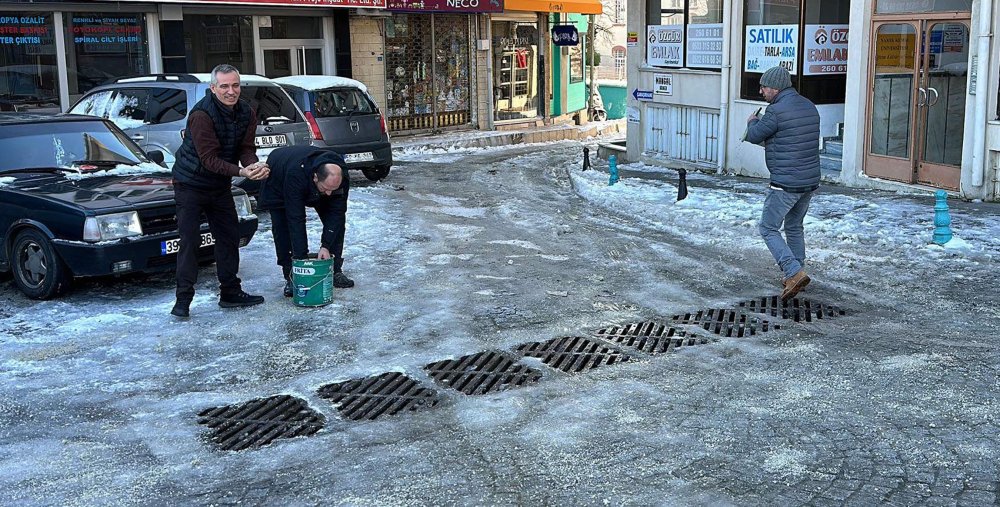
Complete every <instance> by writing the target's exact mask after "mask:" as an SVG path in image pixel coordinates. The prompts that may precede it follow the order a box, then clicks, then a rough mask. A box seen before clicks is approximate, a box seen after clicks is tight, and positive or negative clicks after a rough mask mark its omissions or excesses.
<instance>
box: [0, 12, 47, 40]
mask: <svg viewBox="0 0 1000 507" xmlns="http://www.w3.org/2000/svg"><path fill="white" fill-rule="evenodd" d="M32 25H34V26H32ZM51 42H52V37H51V35H50V34H49V27H48V22H47V20H46V19H45V17H44V16H0V45H5V46H23V45H29V44H42V43H51Z"/></svg>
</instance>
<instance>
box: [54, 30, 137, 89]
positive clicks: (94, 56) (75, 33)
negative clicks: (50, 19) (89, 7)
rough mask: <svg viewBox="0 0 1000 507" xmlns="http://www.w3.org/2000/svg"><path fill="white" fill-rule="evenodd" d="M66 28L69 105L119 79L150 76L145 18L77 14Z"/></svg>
mask: <svg viewBox="0 0 1000 507" xmlns="http://www.w3.org/2000/svg"><path fill="white" fill-rule="evenodd" d="M63 19H64V20H65V24H66V49H67V52H66V67H67V68H68V69H75V72H74V71H73V70H71V71H70V73H69V97H70V102H76V100H77V99H79V98H80V96H82V95H83V94H84V93H85V92H87V91H88V90H90V89H91V88H93V87H95V86H98V85H101V84H104V83H105V82H107V81H108V80H110V79H113V78H116V77H127V76H138V75H142V74H147V73H149V42H148V40H147V38H146V15H145V14H132V13H114V14H101V13H96V12H93V13H91V12H87V13H74V14H68V13H67V14H66V15H64V16H63Z"/></svg>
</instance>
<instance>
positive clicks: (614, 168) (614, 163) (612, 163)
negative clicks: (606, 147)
mask: <svg viewBox="0 0 1000 507" xmlns="http://www.w3.org/2000/svg"><path fill="white" fill-rule="evenodd" d="M608 172H609V173H611V177H609V178H608V186H609V187H610V186H611V185H614V184H615V183H618V157H616V156H614V155H611V156H610V157H608Z"/></svg>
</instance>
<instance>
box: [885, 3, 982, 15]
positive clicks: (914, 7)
mask: <svg viewBox="0 0 1000 507" xmlns="http://www.w3.org/2000/svg"><path fill="white" fill-rule="evenodd" d="M971 10H972V0H924V1H921V2H914V1H913V0H876V2H875V13H876V14H901V13H909V12H949V11H959V12H969V11H971Z"/></svg>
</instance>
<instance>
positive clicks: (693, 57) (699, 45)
mask: <svg viewBox="0 0 1000 507" xmlns="http://www.w3.org/2000/svg"><path fill="white" fill-rule="evenodd" d="M722 29H723V25H722V23H703V24H689V25H688V26H687V66H688V67H700V68H708V69H721V68H722Z"/></svg>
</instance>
